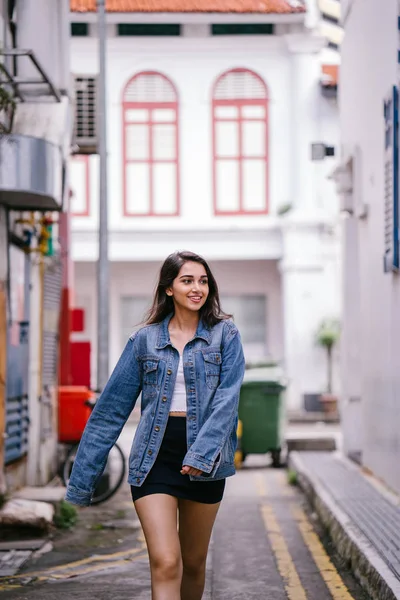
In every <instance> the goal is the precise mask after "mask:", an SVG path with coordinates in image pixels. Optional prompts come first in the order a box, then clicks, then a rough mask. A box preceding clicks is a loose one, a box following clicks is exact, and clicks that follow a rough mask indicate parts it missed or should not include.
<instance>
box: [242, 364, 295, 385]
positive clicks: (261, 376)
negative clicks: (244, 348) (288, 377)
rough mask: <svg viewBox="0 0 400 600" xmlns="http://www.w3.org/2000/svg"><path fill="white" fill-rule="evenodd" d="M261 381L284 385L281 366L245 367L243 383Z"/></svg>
mask: <svg viewBox="0 0 400 600" xmlns="http://www.w3.org/2000/svg"><path fill="white" fill-rule="evenodd" d="M252 382H263V383H272V384H275V385H279V386H283V387H285V386H286V381H285V377H284V374H283V370H282V368H281V367H261V368H256V369H247V370H246V371H245V374H244V378H243V383H252Z"/></svg>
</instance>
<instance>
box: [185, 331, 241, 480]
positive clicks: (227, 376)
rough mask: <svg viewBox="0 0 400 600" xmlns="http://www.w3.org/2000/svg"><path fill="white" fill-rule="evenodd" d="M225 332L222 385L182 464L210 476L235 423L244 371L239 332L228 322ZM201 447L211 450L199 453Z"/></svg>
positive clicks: (215, 467) (220, 384)
mask: <svg viewBox="0 0 400 600" xmlns="http://www.w3.org/2000/svg"><path fill="white" fill-rule="evenodd" d="M225 330H226V333H225V339H224V341H223V345H222V361H221V365H222V366H221V375H220V383H219V386H218V388H217V390H216V392H215V396H214V398H213V400H212V409H211V412H210V415H209V417H208V418H207V419H206V421H205V422H204V423H203V425H202V427H201V429H200V431H199V433H198V434H197V437H196V440H195V442H194V443H193V445H192V446H191V448H190V450H189V451H188V452H187V454H186V456H185V458H184V460H183V465H188V466H190V467H194V468H195V469H200V470H201V471H203V472H204V473H207V474H210V475H211V477H212V476H213V475H214V473H215V471H216V470H217V468H218V465H219V462H220V454H221V452H222V449H223V447H224V445H225V443H226V441H227V439H228V436H229V435H230V434H231V432H232V428H233V427H234V426H235V423H236V417H237V414H238V407H239V396H240V388H241V385H242V381H243V376H244V370H245V360H244V355H243V348H242V342H241V339H240V334H239V331H238V330H237V328H236V327H235V326H234V325H233V324H232V323H231V322H229V323H228V322H227V323H226V325H225ZM198 448H202V449H204V448H207V449H208V450H207V452H206V453H203V454H200V453H199V452H198V450H197V449H198Z"/></svg>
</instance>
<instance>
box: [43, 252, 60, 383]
mask: <svg viewBox="0 0 400 600" xmlns="http://www.w3.org/2000/svg"><path fill="white" fill-rule="evenodd" d="M61 285H62V269H61V264H59V263H58V262H57V263H54V264H52V265H49V266H47V267H46V270H45V273H44V281H43V294H44V315H43V357H42V359H43V362H42V377H43V386H52V385H54V384H55V381H56V377H57V363H58V339H59V333H58V326H59V317H60V299H61Z"/></svg>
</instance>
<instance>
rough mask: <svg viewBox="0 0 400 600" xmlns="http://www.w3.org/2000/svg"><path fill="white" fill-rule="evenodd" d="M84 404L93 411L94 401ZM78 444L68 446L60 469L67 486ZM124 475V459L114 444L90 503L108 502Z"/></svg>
mask: <svg viewBox="0 0 400 600" xmlns="http://www.w3.org/2000/svg"><path fill="white" fill-rule="evenodd" d="M85 404H86V405H87V406H89V407H90V409H91V410H93V408H94V405H95V401H94V402H93V401H86V402H85ZM78 447H79V442H78V443H74V444H71V445H68V450H67V455H66V458H65V461H64V462H63V464H62V467H61V477H62V480H63V482H64V485H65V486H67V485H68V482H69V479H70V477H71V472H72V467H73V466H74V462H75V458H76V454H77V452H78ZM125 474H126V458H125V454H124V452H123V450H122V449H121V447H120V446H119V445H118V444H117V443H115V444H114V446H113V447H112V448H111V450H110V453H109V455H108V460H107V463H106V466H105V468H104V471H103V474H102V475H101V477H100V479H99V481H98V483H97V485H96V488H95V491H94V495H93V498H92V501H91V504H100V503H101V502H105V501H106V500H109V499H110V498H111V497H112V496H114V494H116V493H117V491H118V490H119V488H120V487H121V485H122V483H123V481H124V479H125Z"/></svg>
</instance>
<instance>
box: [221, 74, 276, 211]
mask: <svg viewBox="0 0 400 600" xmlns="http://www.w3.org/2000/svg"><path fill="white" fill-rule="evenodd" d="M233 73H249V74H250V75H251V76H252V77H254V78H255V79H257V81H258V82H259V83H261V84H262V87H263V89H264V91H265V96H264V97H263V98H235V97H232V98H223V99H221V98H217V97H216V93H217V90H218V86H219V85H220V84H221V82H222V81H223V80H224V79H225V77H227V76H229V75H231V74H233ZM268 101H269V97H268V88H267V85H266V83H265V81H264V80H263V79H262V77H260V75H258V74H257V73H255V72H254V71H252V70H250V69H244V68H236V69H230V70H229V71H225V72H224V73H222V74H221V75H220V76H219V77H218V79H217V80H216V82H215V84H214V88H213V94H212V109H213V115H212V128H213V131H212V137H213V196H214V214H215V215H218V216H219V215H224V216H227V215H261V214H262V215H263V214H267V213H268V210H269V172H268V165H269V160H268V140H269V132H268ZM219 106H225V107H230V106H233V107H235V108H237V109H238V117H236V118H235V117H226V118H224V117H220V116H217V108H218V107H219ZM247 106H261V107H263V108H264V117H263V118H261V117H259V118H257V117H255V118H251V117H245V116H243V111H242V109H243V107H247ZM219 122H231V123H232V122H235V123H237V126H238V144H239V153H238V155H237V156H218V154H217V135H218V134H217V123H219ZM247 122H260V123H263V124H264V125H265V136H266V140H265V154H264V155H261V156H248V155H244V154H243V123H247ZM260 159H264V160H265V206H264V208H263V209H261V210H247V209H245V208H244V193H243V163H244V161H245V160H246V161H247V160H260ZM219 160H237V161H238V162H239V208H238V209H237V210H220V209H219V208H218V193H217V165H218V161H219Z"/></svg>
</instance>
